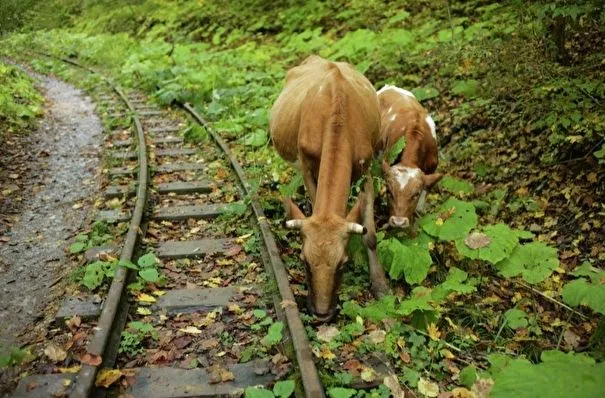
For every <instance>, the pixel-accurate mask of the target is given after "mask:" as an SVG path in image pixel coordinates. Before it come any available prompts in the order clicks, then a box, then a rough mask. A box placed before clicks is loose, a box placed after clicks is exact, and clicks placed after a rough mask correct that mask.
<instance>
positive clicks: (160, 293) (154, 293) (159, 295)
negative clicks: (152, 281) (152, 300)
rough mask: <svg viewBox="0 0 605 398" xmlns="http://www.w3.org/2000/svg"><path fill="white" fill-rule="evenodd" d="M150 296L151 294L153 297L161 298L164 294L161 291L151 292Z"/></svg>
mask: <svg viewBox="0 0 605 398" xmlns="http://www.w3.org/2000/svg"><path fill="white" fill-rule="evenodd" d="M151 294H153V295H154V296H157V297H161V296H163V295H165V294H166V292H165V291H163V290H154V291H153V292H151Z"/></svg>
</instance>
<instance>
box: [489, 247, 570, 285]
mask: <svg viewBox="0 0 605 398" xmlns="http://www.w3.org/2000/svg"><path fill="white" fill-rule="evenodd" d="M558 266H559V258H558V256H557V250H556V249H554V248H552V247H549V246H547V245H546V244H545V243H542V242H531V243H527V244H524V245H519V246H518V247H517V248H516V249H515V250H514V251H513V252H512V254H511V255H510V257H509V258H507V259H505V260H503V261H501V262H499V263H498V264H496V267H497V268H498V270H499V271H500V273H501V274H502V275H503V276H505V277H508V278H510V277H513V276H517V275H521V276H522V277H523V279H525V280H526V281H527V282H529V283H538V282H542V281H543V280H544V279H546V278H548V277H549V276H550V274H551V273H552V272H553V271H554V270H555V269H556V268H557V267H558Z"/></svg>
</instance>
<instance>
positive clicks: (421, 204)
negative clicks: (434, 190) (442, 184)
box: [416, 189, 426, 212]
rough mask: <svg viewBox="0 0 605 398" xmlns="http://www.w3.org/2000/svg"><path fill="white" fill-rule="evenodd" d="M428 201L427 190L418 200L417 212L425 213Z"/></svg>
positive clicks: (423, 191)
mask: <svg viewBox="0 0 605 398" xmlns="http://www.w3.org/2000/svg"><path fill="white" fill-rule="evenodd" d="M425 201H426V190H425V189H423V190H422V192H421V193H420V198H418V204H417V205H416V211H420V212H421V211H424V204H425Z"/></svg>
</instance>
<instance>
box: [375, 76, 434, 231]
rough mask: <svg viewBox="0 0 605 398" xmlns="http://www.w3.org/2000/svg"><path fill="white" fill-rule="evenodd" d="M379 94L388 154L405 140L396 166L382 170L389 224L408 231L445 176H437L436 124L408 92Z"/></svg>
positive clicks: (394, 89) (382, 91) (388, 90)
mask: <svg viewBox="0 0 605 398" xmlns="http://www.w3.org/2000/svg"><path fill="white" fill-rule="evenodd" d="M377 94H378V101H379V103H380V117H381V135H382V140H383V141H384V143H383V144H384V146H385V153H388V152H389V150H390V149H391V147H392V146H393V145H394V144H395V143H396V142H397V140H399V138H401V137H404V138H405V149H404V150H403V152H402V153H401V154H400V155H399V156H398V157H397V160H396V161H395V164H394V165H390V164H388V163H387V162H386V161H383V163H382V171H383V174H384V177H385V180H386V181H387V188H388V189H387V190H388V193H389V198H388V203H389V211H390V217H389V225H390V226H392V227H396V228H406V227H409V226H410V224H411V220H412V219H413V216H414V212H415V211H416V210H422V208H423V206H424V199H425V196H426V192H427V190H428V189H429V188H431V187H432V186H433V185H435V184H436V183H437V182H438V181H439V180H440V179H441V177H443V174H441V173H435V170H436V169H437V164H438V162H439V160H438V157H437V134H436V130H435V122H434V121H433V119H432V118H431V116H430V115H429V114H428V113H427V111H426V110H425V109H424V108H423V107H422V105H420V103H419V102H418V101H417V100H416V97H415V96H414V94H412V93H411V92H409V91H407V90H404V89H402V88H399V87H395V86H389V85H387V86H384V87H383V88H381V89H380V90H379V91H378V93H377Z"/></svg>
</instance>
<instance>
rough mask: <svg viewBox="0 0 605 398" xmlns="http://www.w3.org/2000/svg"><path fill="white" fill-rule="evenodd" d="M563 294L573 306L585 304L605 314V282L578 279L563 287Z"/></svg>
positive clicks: (565, 299)
mask: <svg viewBox="0 0 605 398" xmlns="http://www.w3.org/2000/svg"><path fill="white" fill-rule="evenodd" d="M561 296H562V297H563V301H565V303H567V304H569V305H571V306H572V307H577V306H579V305H585V306H587V307H589V308H591V309H592V310H593V311H595V312H598V313H599V314H605V284H603V283H602V282H601V283H599V282H598V281H595V282H592V283H591V282H588V280H586V279H584V278H580V279H576V280H574V281H571V282H569V283H568V284H566V285H565V286H564V287H563V291H562V292H561Z"/></svg>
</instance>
